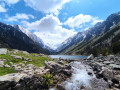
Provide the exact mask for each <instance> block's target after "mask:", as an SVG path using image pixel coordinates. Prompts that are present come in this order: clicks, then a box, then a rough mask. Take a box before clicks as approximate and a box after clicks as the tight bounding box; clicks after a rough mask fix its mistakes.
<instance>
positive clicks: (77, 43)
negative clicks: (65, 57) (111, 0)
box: [57, 12, 120, 55]
mask: <svg viewBox="0 0 120 90" xmlns="http://www.w3.org/2000/svg"><path fill="white" fill-rule="evenodd" d="M119 22H120V12H118V13H114V14H111V15H110V16H109V17H108V18H107V19H106V20H105V21H104V22H102V23H97V24H96V25H95V26H94V27H92V28H89V30H87V31H83V32H79V33H78V34H76V35H75V36H74V37H72V38H69V39H67V41H68V42H67V43H65V45H64V42H63V45H62V46H60V47H59V48H58V49H57V52H58V53H64V54H90V53H93V54H94V53H95V54H96V55H97V54H100V53H101V54H110V53H118V52H116V51H114V50H113V47H115V45H116V44H115V45H114V43H117V45H119V42H118V41H119V40H120V37H119V35H120V24H119ZM65 42H66V41H65ZM64 46H65V47H64ZM108 49H111V50H108Z"/></svg>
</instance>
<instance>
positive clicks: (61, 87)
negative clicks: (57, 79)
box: [57, 84, 65, 90]
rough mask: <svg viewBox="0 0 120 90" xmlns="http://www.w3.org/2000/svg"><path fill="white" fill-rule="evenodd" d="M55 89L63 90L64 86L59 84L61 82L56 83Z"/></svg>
mask: <svg viewBox="0 0 120 90" xmlns="http://www.w3.org/2000/svg"><path fill="white" fill-rule="evenodd" d="M57 89H58V90H65V88H64V86H63V85H61V84H58V85H57Z"/></svg>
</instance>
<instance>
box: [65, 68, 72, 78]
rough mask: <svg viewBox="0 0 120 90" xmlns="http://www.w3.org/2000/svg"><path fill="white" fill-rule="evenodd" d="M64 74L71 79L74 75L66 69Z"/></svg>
mask: <svg viewBox="0 0 120 90" xmlns="http://www.w3.org/2000/svg"><path fill="white" fill-rule="evenodd" d="M63 73H64V74H65V75H67V76H69V77H70V76H71V75H72V71H71V70H66V69H64V70H63Z"/></svg>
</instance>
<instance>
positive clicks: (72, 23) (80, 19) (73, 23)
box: [64, 14, 92, 28]
mask: <svg viewBox="0 0 120 90" xmlns="http://www.w3.org/2000/svg"><path fill="white" fill-rule="evenodd" d="M91 20H92V16H90V15H83V14H79V15H77V16H75V17H70V18H68V20H67V21H66V22H65V23H64V24H65V25H68V26H69V27H71V28H75V27H77V28H79V27H81V25H82V24H84V23H86V22H90V21H91Z"/></svg>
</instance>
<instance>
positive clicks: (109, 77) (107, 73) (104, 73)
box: [102, 68, 113, 80]
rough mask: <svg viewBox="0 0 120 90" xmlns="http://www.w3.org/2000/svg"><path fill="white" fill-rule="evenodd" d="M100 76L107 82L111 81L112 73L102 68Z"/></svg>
mask: <svg viewBox="0 0 120 90" xmlns="http://www.w3.org/2000/svg"><path fill="white" fill-rule="evenodd" d="M102 74H103V77H104V78H106V79H107V80H111V79H112V78H113V71H112V70H110V69H108V68H103V70H102Z"/></svg>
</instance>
